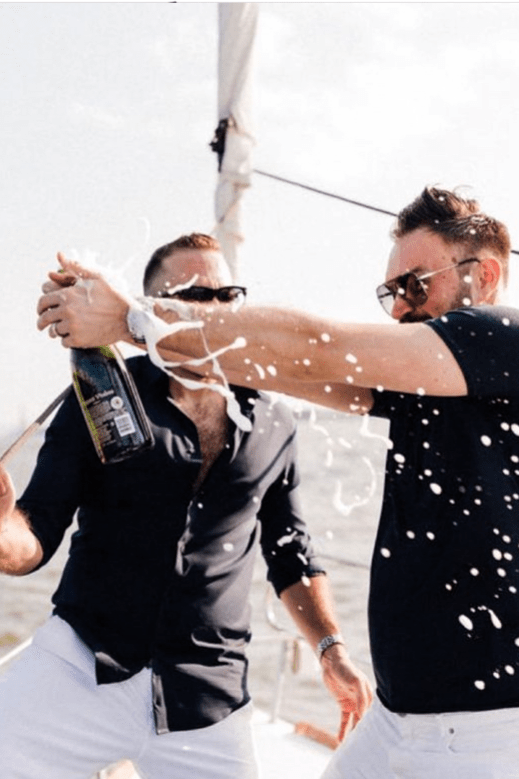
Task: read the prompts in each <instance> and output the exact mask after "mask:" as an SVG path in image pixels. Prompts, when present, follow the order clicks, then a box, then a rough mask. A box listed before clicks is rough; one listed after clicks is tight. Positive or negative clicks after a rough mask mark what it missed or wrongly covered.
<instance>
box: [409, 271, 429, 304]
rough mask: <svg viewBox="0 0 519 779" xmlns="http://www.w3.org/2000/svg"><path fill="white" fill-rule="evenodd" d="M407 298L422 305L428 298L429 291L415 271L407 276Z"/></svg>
mask: <svg viewBox="0 0 519 779" xmlns="http://www.w3.org/2000/svg"><path fill="white" fill-rule="evenodd" d="M404 297H405V299H406V300H408V301H409V302H410V303H414V304H415V305H418V306H421V305H422V304H423V303H425V301H426V300H427V292H426V291H425V287H424V285H423V283H422V282H421V281H420V279H419V278H417V277H416V276H415V275H414V273H410V274H409V276H408V278H407V284H406V290H405V295H404Z"/></svg>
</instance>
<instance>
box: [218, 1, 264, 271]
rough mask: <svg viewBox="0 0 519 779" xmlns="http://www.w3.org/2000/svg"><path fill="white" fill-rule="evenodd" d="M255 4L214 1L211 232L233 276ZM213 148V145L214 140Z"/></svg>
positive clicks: (247, 168) (248, 127)
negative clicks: (215, 126) (215, 170)
mask: <svg viewBox="0 0 519 779" xmlns="http://www.w3.org/2000/svg"><path fill="white" fill-rule="evenodd" d="M257 19H258V4H257V3H219V4H218V25H219V49H218V122H219V131H217V135H220V143H221V145H220V147H219V162H220V169H219V177H218V184H217V188H216V194H215V216H216V229H215V232H216V237H217V238H218V240H219V242H220V245H221V247H222V251H223V254H224V256H225V258H226V260H227V262H228V264H229V267H230V268H231V271H232V274H233V277H234V278H235V279H236V278H237V277H238V264H239V263H238V247H239V244H240V243H241V242H242V241H243V233H242V228H241V202H240V201H241V197H242V194H243V191H244V190H245V189H246V188H247V187H249V186H250V180H251V174H252V159H251V156H252V155H251V153H252V147H253V146H254V136H253V129H252V118H251V114H252V69H253V50H254V38H255V33H256V27H257ZM213 148H214V149H215V151H218V149H217V148H216V147H215V145H213Z"/></svg>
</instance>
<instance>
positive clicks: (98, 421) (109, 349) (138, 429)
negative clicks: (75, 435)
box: [71, 346, 153, 464]
mask: <svg viewBox="0 0 519 779" xmlns="http://www.w3.org/2000/svg"><path fill="white" fill-rule="evenodd" d="M71 364H72V378H73V386H74V390H75V392H76V396H77V398H78V401H79V404H80V406H81V410H82V412H83V416H84V417H85V421H86V423H87V427H88V429H89V432H90V435H91V437H92V441H93V442H94V446H95V449H96V452H97V454H98V455H99V459H100V460H101V462H102V463H105V464H106V463H115V462H119V461H120V460H124V459H126V458H127V457H132V456H133V455H134V454H137V453H138V452H140V451H143V450H145V449H148V448H150V447H151V446H153V435H152V432H151V429H150V426H149V422H148V419H147V417H146V413H145V411H144V407H143V405H142V401H141V399H140V397H139V393H138V391H137V388H136V386H135V383H134V381H133V378H132V376H131V374H130V372H129V371H128V368H127V367H126V364H125V362H124V360H123V358H122V356H121V353H120V352H119V351H118V349H117V348H116V347H115V346H99V347H97V348H95V349H71Z"/></svg>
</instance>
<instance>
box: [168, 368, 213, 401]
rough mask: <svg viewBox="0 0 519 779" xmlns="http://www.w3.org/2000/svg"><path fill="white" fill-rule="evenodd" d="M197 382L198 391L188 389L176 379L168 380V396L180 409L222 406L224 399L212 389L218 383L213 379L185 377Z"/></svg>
mask: <svg viewBox="0 0 519 779" xmlns="http://www.w3.org/2000/svg"><path fill="white" fill-rule="evenodd" d="M186 378H190V379H194V380H196V381H199V383H200V388H199V389H188V388H187V387H184V385H183V384H181V383H180V382H179V381H177V380H176V379H174V378H172V377H170V379H169V394H170V397H171V399H172V400H173V402H174V403H176V404H177V405H178V406H182V407H195V406H205V405H207V404H211V405H212V406H217V405H222V406H223V405H224V404H225V398H223V397H222V395H220V393H219V392H215V391H214V390H213V389H212V387H214V386H215V385H216V384H217V383H218V382H217V381H216V380H215V379H200V378H199V377H192V376H189V377H186Z"/></svg>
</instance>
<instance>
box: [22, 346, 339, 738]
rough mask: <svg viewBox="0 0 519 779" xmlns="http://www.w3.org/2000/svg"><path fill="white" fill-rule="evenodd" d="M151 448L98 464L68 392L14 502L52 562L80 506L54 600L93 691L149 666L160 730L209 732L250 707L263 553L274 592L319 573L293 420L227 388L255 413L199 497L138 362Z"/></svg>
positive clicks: (162, 380)
mask: <svg viewBox="0 0 519 779" xmlns="http://www.w3.org/2000/svg"><path fill="white" fill-rule="evenodd" d="M127 362H128V366H129V368H130V370H131V371H132V373H133V376H134V379H135V381H136V384H137V387H138V389H139V392H140V395H141V398H142V401H143V404H144V407H145V409H146V412H147V414H148V417H149V420H150V423H151V427H152V431H153V435H154V438H155V446H154V448H153V449H151V450H149V451H146V452H143V453H141V454H138V455H136V456H134V457H133V458H131V459H129V460H126V461H123V462H120V463H114V464H110V465H102V464H101V463H100V461H99V460H98V458H97V455H96V453H95V451H94V447H93V444H92V442H91V440H90V438H89V434H88V431H87V428H86V425H85V423H84V421H83V417H82V416H81V412H80V409H79V406H78V403H77V401H76V399H75V397H74V396H73V395H72V394H71V395H70V396H69V397H68V398H67V400H66V401H65V402H64V404H63V406H62V408H61V409H60V411H59V412H58V414H57V416H56V418H55V420H54V421H53V423H52V424H51V425H50V427H49V429H48V431H47V434H46V439H45V443H44V445H43V447H42V449H41V450H40V453H39V457H38V462H37V466H36V469H35V472H34V474H33V477H32V479H31V481H30V483H29V485H28V487H27V489H26V491H25V492H24V494H23V496H22V497H21V499H20V501H19V506H20V508H21V509H22V510H24V511H25V512H26V513H27V514H28V515H29V517H30V521H31V523H32V527H33V530H34V532H35V534H36V536H37V537H38V539H39V540H40V542H41V544H42V547H43V550H44V559H43V562H42V565H43V564H45V563H46V562H47V561H48V560H49V558H50V557H51V556H52V555H53V554H54V552H55V551H56V549H57V547H58V546H59V544H60V542H61V540H62V538H63V534H64V532H65V530H66V528H67V527H68V526H69V525H70V523H71V522H72V519H73V516H74V514H75V512H76V510H78V509H79V511H78V515H77V519H78V530H77V531H76V532H75V533H74V534H73V537H72V542H71V548H70V553H69V558H68V561H67V563H66V565H65V569H64V571H63V575H62V579H61V582H60V584H59V587H58V589H57V591H56V593H55V594H54V596H53V602H54V604H55V613H56V614H58V615H59V616H61V617H62V618H64V619H65V620H67V621H68V622H69V623H70V625H71V626H72V627H73V628H74V629H75V630H76V632H77V633H78V634H79V636H80V637H81V638H82V639H83V640H84V641H85V642H86V643H87V644H88V645H89V646H90V647H91V649H92V650H93V652H94V653H95V656H96V672H97V680H98V682H99V683H110V682H117V681H122V680H124V679H126V678H128V677H129V676H131V675H132V674H134V673H136V672H137V671H139V670H140V669H142V668H143V667H144V666H146V665H150V666H151V668H152V671H153V705H154V712H155V721H156V728H157V732H159V733H163V732H168V731H171V730H189V729H192V728H199V727H204V726H206V725H210V724H212V723H214V722H216V721H218V720H220V719H222V718H223V717H225V716H226V715H227V714H229V713H230V712H232V711H234V710H235V709H237V708H238V707H240V706H242V705H244V704H245V703H246V702H247V701H248V700H249V694H248V691H247V683H246V671H247V660H246V656H245V649H246V645H247V643H248V642H249V640H250V625H249V622H250V619H249V618H250V606H249V600H248V598H249V590H250V584H251V579H252V574H253V565H254V558H255V551H256V549H257V546H258V544H261V548H262V551H263V555H264V557H265V559H266V562H267V566H268V576H269V579H270V580H271V581H272V584H273V586H274V588H275V590H276V592H277V593H278V594H279V593H280V592H281V591H282V590H284V589H285V588H286V587H288V586H290V585H292V584H294V583H295V582H297V581H299V580H300V579H301V578H302V577H303V576H314V575H317V574H320V573H322V572H323V569H322V568H321V567H320V566H319V565H317V563H316V562H315V559H314V554H313V551H312V548H311V545H310V540H309V537H308V533H307V530H306V526H305V524H304V523H303V521H302V519H301V511H300V504H299V499H298V489H297V487H298V482H299V475H298V469H297V464H296V443H295V435H296V430H295V422H294V420H293V417H292V415H291V413H290V412H289V411H288V409H287V408H286V407H285V406H283V404H280V403H275V404H274V403H272V402H271V399H270V398H268V397H267V396H265V395H263V394H259V393H257V392H254V391H248V390H245V389H243V388H237V387H235V388H233V389H234V392H235V395H236V397H237V399H238V402H239V404H240V407H241V409H242V412H243V413H244V414H245V415H246V416H248V417H250V418H251V420H252V423H253V424H252V431H251V432H248V433H244V432H242V431H240V430H239V429H237V428H236V427H235V426H234V424H233V423H230V428H231V429H230V434H229V438H228V441H227V444H226V447H225V448H224V450H223V452H222V453H221V455H220V456H219V457H218V459H217V460H216V462H215V463H214V464H213V466H212V468H211V469H210V471H209V473H208V475H207V477H206V479H205V480H204V482H203V484H202V485H201V487H200V489H199V490H198V492H197V493H196V494H194V493H193V484H194V482H195V479H196V477H197V474H198V471H199V468H200V464H201V453H200V447H199V443H198V436H197V432H196V428H195V426H194V424H193V423H192V422H191V420H190V419H188V417H186V416H185V415H184V414H183V413H182V412H181V411H180V410H179V409H178V408H177V407H175V406H174V405H173V404H172V403H171V402H169V401H168V399H167V395H168V378H167V376H166V375H165V374H164V373H163V372H161V371H160V370H159V369H157V368H156V367H155V366H153V365H152V364H151V363H150V361H149V359H148V357H136V358H132V359H130V360H128V361H127Z"/></svg>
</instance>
